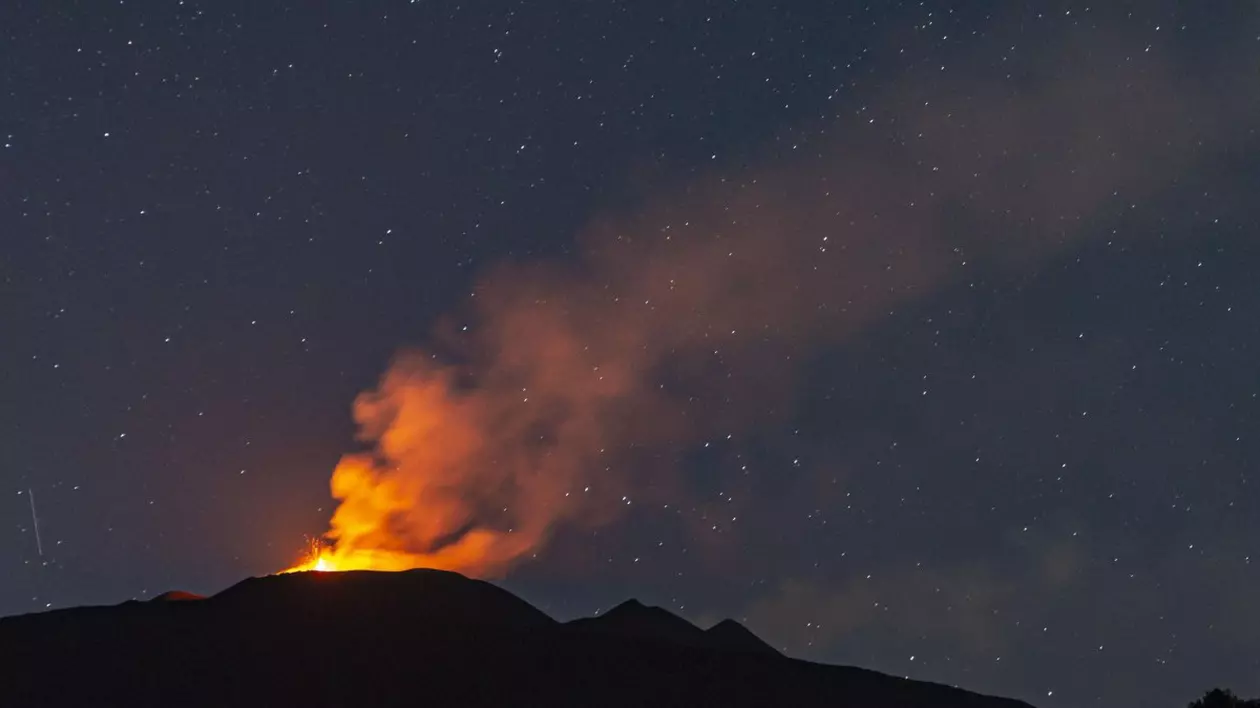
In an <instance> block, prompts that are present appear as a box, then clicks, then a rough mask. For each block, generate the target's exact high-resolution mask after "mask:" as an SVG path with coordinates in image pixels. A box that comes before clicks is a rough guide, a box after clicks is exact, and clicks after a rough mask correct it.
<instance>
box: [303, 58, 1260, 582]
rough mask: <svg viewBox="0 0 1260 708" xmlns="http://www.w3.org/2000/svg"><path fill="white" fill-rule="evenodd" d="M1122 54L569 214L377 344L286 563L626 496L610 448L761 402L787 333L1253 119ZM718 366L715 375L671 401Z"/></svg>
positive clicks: (592, 515) (929, 104) (973, 256)
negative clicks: (318, 533) (328, 472)
mask: <svg viewBox="0 0 1260 708" xmlns="http://www.w3.org/2000/svg"><path fill="white" fill-rule="evenodd" d="M1091 57H1092V58H1093V60H1094V61H1099V62H1100V61H1101V60H1099V59H1098V57H1096V56H1094V55H1091ZM1107 64H1108V65H1110V66H1122V67H1124V66H1126V64H1125V63H1124V62H1108V63H1107ZM1127 66H1128V67H1129V68H1128V69H1122V70H1116V71H1109V72H1108V71H1106V70H1102V69H1097V68H1096V67H1092V66H1091V67H1090V68H1091V71H1089V72H1088V74H1089V75H1090V76H1092V77H1093V78H1092V79H1089V80H1075V79H1072V80H1064V81H1051V82H1047V83H1044V84H1042V85H1040V86H1035V87H1028V88H1025V89H1024V90H1023V92H1022V93H1021V94H1020V95H1018V96H1017V97H1016V96H1014V94H1012V92H1011V89H1010V88H1009V87H1008V86H1007V85H1006V84H1005V83H1000V84H998V83H995V84H992V85H990V84H986V83H983V82H978V83H976V84H974V85H964V84H960V83H958V82H951V83H946V82H937V83H923V84H920V85H917V86H905V87H898V88H897V89H896V90H894V91H890V92H888V93H886V94H885V95H883V96H882V97H878V100H875V99H873V100H872V105H873V106H878V109H876V108H872V109H871V110H870V111H866V112H864V113H863V114H862V117H861V119H858V120H848V121H844V122H842V123H841V124H840V125H838V126H834V127H831V128H830V129H829V130H827V131H815V132H814V133H813V136H812V137H799V136H798V137H797V138H795V139H794V140H795V141H796V143H797V144H795V145H791V148H792V149H790V150H789V149H787V147H788V146H789V144H790V143H792V142H793V141H792V140H788V141H779V142H777V143H775V145H776V146H778V147H779V148H781V149H782V152H783V153H786V155H787V156H786V157H785V156H784V155H768V156H766V158H765V159H764V160H761V161H759V164H761V165H762V167H760V168H736V167H734V166H732V167H730V171H729V173H728V174H724V173H723V172H722V171H721V169H717V170H715V171H714V172H712V173H710V174H708V175H706V176H703V177H701V178H699V179H696V180H693V181H690V182H688V183H685V184H678V185H674V186H673V187H672V188H662V189H661V192H660V195H659V197H658V198H657V199H656V200H654V201H653V202H651V203H649V204H647V205H644V206H643V207H642V208H637V209H635V210H633V213H630V214H623V215H614V216H610V217H608V218H606V219H605V220H603V221H601V222H599V223H596V224H593V225H592V226H591V227H590V228H589V229H587V230H585V231H584V234H583V236H582V238H581V240H580V245H581V249H582V250H581V254H582V255H581V256H580V257H579V258H577V259H574V260H573V261H568V262H550V263H536V264H526V265H514V266H505V267H501V268H498V269H495V270H492V271H490V272H488V273H486V274H485V275H484V277H483V278H481V279H480V281H479V282H478V284H477V285H476V287H475V290H474V293H473V295H472V297H471V298H470V301H469V309H468V311H467V312H465V313H463V319H460V320H459V321H460V322H467V323H468V325H469V331H468V332H467V333H463V332H462V328H449V329H453V330H454V331H455V332H457V333H458V335H459V336H454V335H453V334H451V333H449V332H448V333H445V334H441V335H439V336H437V338H436V341H437V342H438V344H439V348H440V349H441V350H442V351H443V355H441V356H439V355H437V354H433V353H428V352H426V351H421V350H410V351H406V352H404V353H402V354H400V355H399V356H398V357H397V358H396V360H395V361H394V362H393V364H392V365H391V366H390V368H389V370H388V371H387V372H386V373H385V375H384V376H383V377H382V379H381V381H380V384H379V386H378V387H377V388H376V390H374V391H371V392H367V393H364V394H363V395H362V396H360V397H359V399H358V400H357V401H356V402H355V407H354V414H355V419H356V421H357V422H358V424H359V426H360V438H361V440H362V441H363V442H364V443H365V444H366V446H367V448H368V449H367V451H365V452H361V453H355V454H350V455H347V456H346V457H344V458H343V459H342V460H341V462H340V464H339V465H338V466H337V468H336V470H335V472H334V473H333V477H332V485H331V486H332V494H333V496H334V497H335V498H336V499H338V500H339V502H340V504H339V506H338V507H337V510H336V512H335V514H334V516H333V518H332V522H331V527H330V530H329V532H328V534H327V539H328V541H329V542H330V547H328V548H326V549H324V550H323V551H322V553H321V554H316V556H317V557H314V558H312V559H310V560H309V561H308V562H307V563H305V564H304V565H303V566H301V567H303V568H311V567H314V563H316V562H320V563H322V564H323V567H327V568H333V569H349V568H377V569H389V570H396V569H403V568H411V567H417V566H426V567H435V568H445V569H452V570H458V571H461V572H465V573H469V574H474V575H494V574H498V573H501V572H503V571H504V570H506V569H507V568H508V567H510V566H511V565H512V564H513V563H515V562H517V561H519V560H520V559H522V558H524V557H528V556H529V555H530V554H532V553H534V552H536V551H537V550H538V549H540V548H541V547H542V546H543V545H544V544H545V543H546V542H547V540H548V538H549V536H550V535H551V534H552V533H554V532H555V531H556V530H557V528H559V527H561V526H563V525H565V524H598V523H605V522H607V521H609V520H610V519H612V518H614V517H615V515H616V513H618V512H617V510H618V509H620V508H624V505H623V504H621V503H620V499H621V496H623V495H627V494H629V493H630V492H631V491H632V490H635V489H637V488H638V487H637V485H638V484H639V483H640V482H641V481H642V480H641V479H639V478H636V477H635V476H634V475H633V473H631V472H628V471H627V470H626V469H625V468H624V467H623V466H620V465H617V464H616V458H617V456H618V455H620V454H622V453H623V452H624V450H625V449H626V447H627V446H628V445H630V444H634V445H637V446H648V447H651V446H654V445H657V446H659V445H683V444H685V443H687V442H688V441H689V440H690V441H694V440H695V439H697V437H698V436H700V435H702V434H704V433H705V432H706V431H707V430H711V429H712V427H713V426H715V425H717V424H719V422H720V424H721V425H723V426H727V427H725V428H724V429H726V430H729V429H732V428H734V429H737V430H738V429H740V427H741V426H743V427H744V428H745V429H747V427H749V426H753V425H760V424H764V419H765V417H766V414H767V411H770V410H779V409H781V406H784V405H786V404H787V403H788V402H790V394H791V391H792V389H793V381H792V378H791V377H792V376H793V375H794V374H796V373H797V366H796V363H795V362H796V361H798V360H800V359H801V358H802V357H801V356H800V355H801V354H804V353H807V352H809V351H816V350H817V348H818V347H823V346H827V345H829V344H834V343H835V342H837V341H839V340H841V339H842V338H844V337H846V336H849V335H851V334H852V333H853V332H855V331H857V330H859V329H861V328H862V327H863V326H865V325H867V324H869V323H870V322H871V320H872V319H873V318H879V317H883V316H885V315H887V314H888V312H889V311H890V310H892V309H894V308H896V307H898V306H899V304H900V303H901V302H903V301H905V300H907V299H913V298H918V297H921V296H923V295H925V294H927V293H929V292H931V289H932V288H934V287H939V286H940V285H942V284H943V283H947V282H950V281H962V280H965V279H967V278H970V277H972V276H971V274H972V273H973V272H975V269H976V268H977V267H978V264H979V263H982V262H983V263H987V264H989V265H992V264H993V263H1003V264H1007V265H1011V264H1014V265H1015V266H1018V265H1019V264H1020V263H1021V262H1023V261H1025V260H1027V259H1029V258H1034V257H1044V256H1045V255H1047V254H1050V253H1053V252H1055V251H1056V250H1058V249H1062V248H1063V247H1065V246H1067V245H1069V244H1071V243H1072V242H1073V240H1074V239H1076V238H1079V237H1080V236H1081V235H1083V234H1088V233H1090V231H1091V229H1090V226H1091V224H1090V220H1091V218H1109V217H1110V216H1112V215H1114V214H1117V213H1121V212H1123V210H1124V209H1125V208H1126V205H1128V204H1129V203H1131V202H1132V201H1134V200H1137V199H1142V198H1148V197H1151V196H1152V195H1154V194H1156V193H1157V192H1158V191H1159V190H1161V189H1163V188H1165V187H1166V186H1167V185H1168V184H1169V183H1170V182H1171V181H1172V180H1173V179H1174V178H1175V177H1176V175H1177V174H1178V173H1179V172H1180V171H1181V170H1183V169H1185V168H1188V167H1190V166H1192V165H1193V164H1194V163H1195V162H1197V161H1199V160H1202V159H1206V158H1210V157H1211V156H1212V153H1213V150H1214V148H1215V146H1217V145H1219V144H1221V143H1222V142H1223V141H1224V140H1225V139H1226V137H1227V133H1228V132H1229V131H1230V130H1231V128H1230V126H1232V125H1245V124H1246V122H1247V121H1246V120H1244V118H1245V117H1246V116H1255V115H1256V111H1255V106H1254V100H1250V102H1249V103H1247V104H1246V105H1241V104H1239V102H1238V101H1237V100H1235V99H1236V98H1237V96H1236V94H1235V93H1233V92H1229V91H1211V90H1208V89H1204V88H1201V87H1198V86H1196V85H1195V84H1194V82H1193V81H1190V80H1185V81H1183V80H1180V79H1177V78H1175V77H1174V76H1173V75H1172V74H1171V73H1170V72H1161V71H1154V70H1152V68H1151V67H1152V63H1151V62H1149V61H1148V62H1147V63H1146V64H1143V65H1142V66H1143V67H1145V68H1137V67H1136V66H1135V65H1133V64H1130V65H1127ZM1077 68H1078V69H1079V68H1082V67H1077ZM1073 74H1074V70H1073V69H1072V66H1071V65H1070V64H1069V65H1068V66H1067V67H1065V69H1064V75H1073ZM1246 95H1250V94H1246ZM868 116H869V119H868V118H867V117H868ZM836 136H841V137H836ZM728 377H733V378H735V379H736V380H738V381H739V382H740V386H738V387H732V386H729V385H725V386H723V385H722V382H723V381H726V380H727V378H728ZM680 380H683V381H687V382H688V384H687V385H688V387H689V388H688V389H687V390H681V389H680V388H679V387H678V386H677V385H671V384H670V382H676V381H680ZM719 387H720V388H721V390H722V391H723V394H722V395H724V396H730V395H732V394H731V393H730V392H731V391H732V389H737V393H736V394H734V397H732V398H730V399H729V400H727V399H726V398H723V399H721V400H720V401H707V402H705V401H702V403H701V405H699V406H696V405H688V404H689V403H694V401H692V400H690V399H693V398H695V396H697V395H699V394H711V393H714V392H715V391H718V389H719ZM659 472H660V471H659V470H655V471H652V472H651V473H659ZM643 474H649V472H647V471H645V472H643ZM588 489H591V490H593V491H587V490H588ZM631 496H632V495H631Z"/></svg>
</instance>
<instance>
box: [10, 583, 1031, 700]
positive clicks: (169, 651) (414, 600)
mask: <svg viewBox="0 0 1260 708" xmlns="http://www.w3.org/2000/svg"><path fill="white" fill-rule="evenodd" d="M165 600H167V601H162V602H135V601H129V602H124V603H122V604H120V605H115V606H111V607H83V608H74V609H67V610H54V611H51V612H43V613H38V614H30V615H22V616H18V617H7V618H0V705H5V706H9V705H12V706H47V707H51V708H57V707H59V706H85V705H91V706H129V707H131V706H136V707H143V706H155V707H157V706H161V707H162V708H167V707H169V706H188V707H190V708H200V707H203V706H204V707H206V708H208V707H210V706H224V705H231V706H303V707H314V708H342V707H346V708H349V707H352V706H356V707H357V706H388V707H393V706H398V707H402V706H408V707H411V706H470V707H473V708H477V707H479V706H487V707H488V706H494V707H495V708H507V707H511V706H539V707H546V708H553V707H568V706H572V707H574V708H577V707H578V706H607V707H609V708H623V707H624V708H629V707H630V706H647V705H650V706H652V707H653V708H667V707H670V706H679V707H682V706H688V707H694V706H722V707H723V708H726V707H733V708H742V707H752V706H802V707H806V708H808V707H811V706H862V707H863V708H911V707H917V706H924V707H927V706H931V707H932V708H1030V707H1029V706H1028V705H1027V704H1025V703H1021V702H1019V701H1013V700H1008V699H1002V698H992V697H988V696H982V695H979V694H975V693H970V692H967V691H964V690H961V689H957V688H952V687H948V686H941V685H937V684H931V683H924V682H919V681H911V680H907V679H901V678H895V677H892V676H887V675H884V674H880V673H877V672H874V671H867V670H863V669H856V668H849V667H840V666H827V665H822V664H814V663H810V662H806V661H800V660H796V659H791V658H788V657H785V656H782V655H780V654H778V652H775V651H774V650H773V649H772V648H770V647H769V646H768V645H766V644H765V643H764V642H762V641H761V640H760V639H758V638H757V637H756V636H755V635H754V634H752V632H749V631H748V630H747V629H745V628H744V627H742V626H741V625H739V624H738V623H736V622H733V621H730V620H727V621H724V622H719V623H718V624H717V625H714V626H713V627H712V628H710V629H709V630H707V631H705V630H701V629H699V628H698V627H696V626H694V625H692V624H691V623H689V622H687V621H686V620H684V619H682V618H680V617H678V616H676V615H673V614H672V613H670V612H668V611H666V610H663V609H661V608H656V607H647V606H645V605H643V604H641V603H639V602H636V601H631V602H627V603H623V604H622V605H619V606H618V607H616V608H614V609H612V610H610V611H609V612H607V613H605V614H603V615H600V616H598V617H593V618H588V619H584V620H578V621H574V622H570V623H566V624H562V623H559V622H556V621H555V620H553V619H551V618H550V617H548V616H547V615H546V614H544V613H542V612H541V611H539V610H538V609H536V608H534V607H533V606H531V605H530V604H529V603H527V602H525V601H523V600H521V599H520V598H518V597H516V596H515V595H512V594H511V593H509V592H507V591H506V590H503V589H501V588H499V587H497V586H495V585H492V584H490V583H486V582H483V581H478V580H470V579H468V578H465V577H463V576H461V575H458V574H456V573H448V572H443V571H434V570H413V571H407V572H402V573H377V572H369V571H356V572H346V573H317V572H316V573H294V574H290V575H279V576H268V577H263V578H251V579H249V580H245V581H243V582H241V583H238V584H236V585H234V586H232V587H230V588H228V589H227V590H224V591H223V592H221V593H218V594H217V595H213V596H210V597H207V598H204V599H197V596H194V595H191V594H190V593H168V594H167V596H166V597H165ZM172 600H178V601H172Z"/></svg>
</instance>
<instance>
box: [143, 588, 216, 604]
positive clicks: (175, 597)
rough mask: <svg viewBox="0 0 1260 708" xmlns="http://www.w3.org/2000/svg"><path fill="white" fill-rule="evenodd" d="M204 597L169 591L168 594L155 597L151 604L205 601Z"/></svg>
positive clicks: (179, 591) (193, 593)
mask: <svg viewBox="0 0 1260 708" xmlns="http://www.w3.org/2000/svg"><path fill="white" fill-rule="evenodd" d="M204 599H206V598H205V596H204V595H198V594H197V593H195V592H187V591H184V590H167V591H166V592H164V593H162V594H161V595H158V596H157V597H154V598H153V599H151V600H149V602H187V601H190V600H204Z"/></svg>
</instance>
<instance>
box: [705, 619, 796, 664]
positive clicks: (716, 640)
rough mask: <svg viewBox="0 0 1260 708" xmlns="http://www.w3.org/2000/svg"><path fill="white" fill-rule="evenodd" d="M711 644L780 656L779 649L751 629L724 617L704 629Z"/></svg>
mask: <svg viewBox="0 0 1260 708" xmlns="http://www.w3.org/2000/svg"><path fill="white" fill-rule="evenodd" d="M704 633H705V636H706V637H708V638H709V641H710V642H711V643H712V645H713V646H715V647H717V648H720V649H725V650H727V651H738V652H746V653H749V654H774V655H775V656H781V654H780V652H779V650H777V649H775V648H774V647H772V646H770V645H769V644H767V643H766V641H765V640H764V639H762V638H761V637H758V636H757V635H756V634H753V632H752V630H750V629H748V628H747V627H745V626H744V625H742V624H740V623H739V622H736V621H735V620H733V619H724V620H722V621H721V622H718V623H717V624H715V625H713V626H712V627H709V628H708V629H706V630H705V631H704Z"/></svg>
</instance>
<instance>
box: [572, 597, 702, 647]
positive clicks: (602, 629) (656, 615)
mask: <svg viewBox="0 0 1260 708" xmlns="http://www.w3.org/2000/svg"><path fill="white" fill-rule="evenodd" d="M569 625H570V626H572V627H575V628H577V629H581V630H586V631H593V632H598V633H601V634H615V635H621V636H628V637H638V638H641V639H656V640H664V641H669V642H673V643H682V644H699V643H702V642H703V639H704V632H703V631H702V630H701V629H700V628H699V627H697V626H695V625H694V624H692V623H690V622H688V621H687V620H685V619H683V618H682V617H679V616H678V615H676V614H674V613H672V612H670V611H669V610H666V609H664V608H661V607H655V606H652V605H645V604H643V603H642V602H639V601H638V600H635V599H630V600H626V601H625V602H623V603H621V604H620V605H617V606H616V607H614V608H612V609H611V610H609V611H607V612H604V613H602V614H599V615H596V616H594V617H584V618H581V619H576V620H573V621H572V622H570V623H569Z"/></svg>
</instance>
